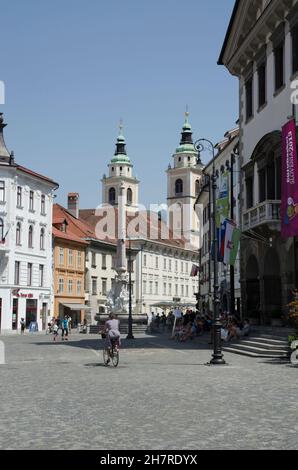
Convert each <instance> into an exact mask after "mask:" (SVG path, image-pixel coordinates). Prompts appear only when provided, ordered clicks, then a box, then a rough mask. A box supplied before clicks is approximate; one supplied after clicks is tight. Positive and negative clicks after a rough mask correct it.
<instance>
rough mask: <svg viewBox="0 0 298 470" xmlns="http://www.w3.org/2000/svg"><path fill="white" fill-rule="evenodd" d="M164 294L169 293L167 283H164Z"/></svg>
mask: <svg viewBox="0 0 298 470" xmlns="http://www.w3.org/2000/svg"><path fill="white" fill-rule="evenodd" d="M163 295H167V283H166V282H164V283H163Z"/></svg>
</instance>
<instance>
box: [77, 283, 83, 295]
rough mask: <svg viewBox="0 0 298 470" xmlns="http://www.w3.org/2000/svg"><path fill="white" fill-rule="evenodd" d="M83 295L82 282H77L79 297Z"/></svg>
mask: <svg viewBox="0 0 298 470" xmlns="http://www.w3.org/2000/svg"><path fill="white" fill-rule="evenodd" d="M81 293H82V281H80V280H79V281H77V295H81Z"/></svg>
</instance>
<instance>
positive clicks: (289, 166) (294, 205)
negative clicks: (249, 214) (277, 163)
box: [281, 119, 298, 238]
mask: <svg viewBox="0 0 298 470" xmlns="http://www.w3.org/2000/svg"><path fill="white" fill-rule="evenodd" d="M281 199H282V201H281V236H282V238H290V237H295V236H298V162H297V139H296V122H295V119H292V120H291V121H289V122H288V123H287V124H285V125H284V126H283V128H282V195H281Z"/></svg>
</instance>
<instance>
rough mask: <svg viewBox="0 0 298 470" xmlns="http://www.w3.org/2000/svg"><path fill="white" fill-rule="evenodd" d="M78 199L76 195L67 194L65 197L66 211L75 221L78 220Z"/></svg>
mask: <svg viewBox="0 0 298 470" xmlns="http://www.w3.org/2000/svg"><path fill="white" fill-rule="evenodd" d="M79 199H80V195H79V194H78V193H68V196H67V209H68V211H69V212H70V213H71V214H72V215H73V216H74V217H76V218H77V219H78V218H79Z"/></svg>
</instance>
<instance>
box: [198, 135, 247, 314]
mask: <svg viewBox="0 0 298 470" xmlns="http://www.w3.org/2000/svg"><path fill="white" fill-rule="evenodd" d="M238 147H239V129H238V128H235V129H232V130H230V131H228V132H227V133H226V134H225V138H224V139H223V140H222V141H221V142H219V143H218V144H217V145H216V149H217V154H216V155H215V160H214V162H213V160H211V161H210V162H209V163H208V164H207V165H206V166H205V168H204V175H203V178H202V183H201V187H200V192H199V195H198V198H197V203H198V205H199V206H200V210H201V212H202V217H201V219H202V224H203V241H202V248H201V255H200V266H201V269H200V290H199V294H200V301H201V303H202V308H203V310H211V311H212V310H213V303H212V302H213V297H212V294H213V286H214V281H213V279H214V278H213V261H212V256H211V252H212V248H211V246H212V245H211V243H212V227H213V226H212V217H211V216H212V188H211V176H212V173H213V163H214V168H215V173H216V178H217V190H216V197H217V199H218V198H219V195H220V191H221V189H222V188H223V187H224V186H225V187H226V188H227V194H228V196H227V197H228V201H229V202H228V205H229V207H228V219H232V220H233V221H234V222H235V224H236V226H237V227H240V225H241V219H240V198H239V189H240V166H239V156H238V155H237V152H238ZM232 159H233V161H232ZM231 172H233V175H232V176H233V177H232V178H231ZM232 184H233V191H231V185H232ZM232 196H233V209H234V210H233V217H232V211H231V204H232V199H231V198H232ZM230 274H231V267H230V266H229V265H225V264H224V263H222V262H219V269H218V276H219V277H218V278H219V287H220V289H219V292H220V300H221V308H222V310H223V311H229V312H231V311H232V308H231V304H230V301H231V276H230ZM234 291H235V307H234V311H236V312H237V313H238V314H240V310H241V307H240V303H241V289H240V253H239V254H238V257H237V259H236V263H235V266H234Z"/></svg>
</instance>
